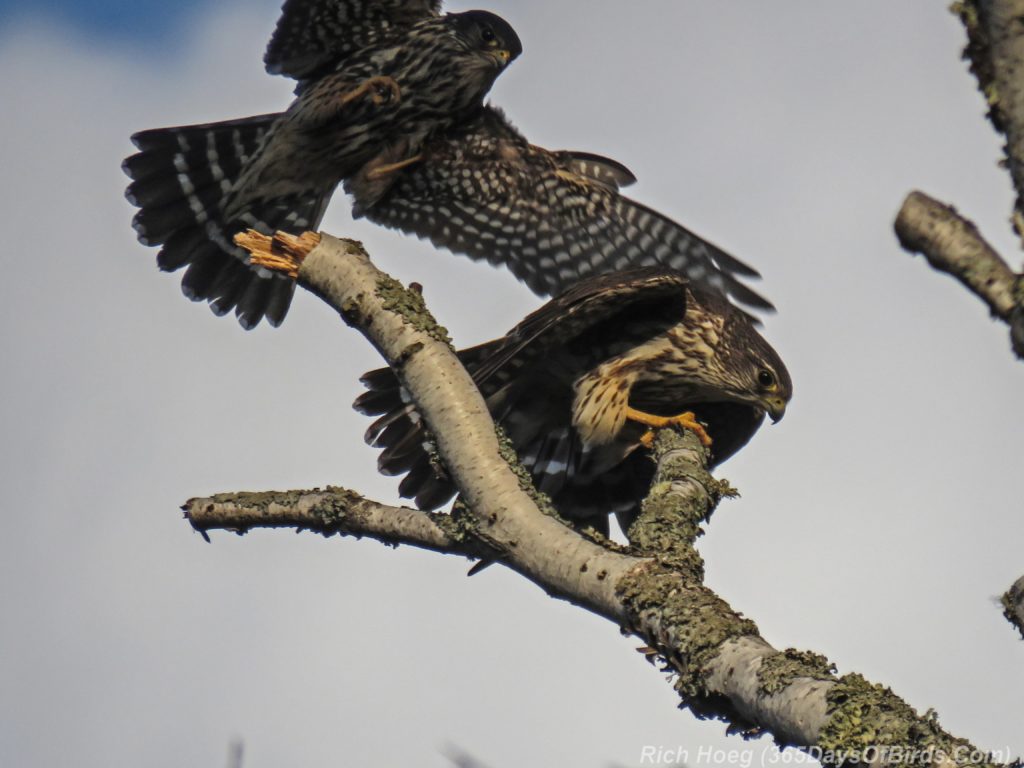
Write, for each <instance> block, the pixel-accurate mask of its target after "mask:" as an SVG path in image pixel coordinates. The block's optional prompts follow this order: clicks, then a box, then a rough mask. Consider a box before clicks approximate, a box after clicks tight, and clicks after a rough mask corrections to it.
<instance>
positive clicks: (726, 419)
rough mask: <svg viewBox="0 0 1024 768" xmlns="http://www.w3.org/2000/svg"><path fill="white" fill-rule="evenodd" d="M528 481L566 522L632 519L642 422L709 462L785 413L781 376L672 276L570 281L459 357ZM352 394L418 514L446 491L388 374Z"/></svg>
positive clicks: (722, 309) (382, 460)
mask: <svg viewBox="0 0 1024 768" xmlns="http://www.w3.org/2000/svg"><path fill="white" fill-rule="evenodd" d="M459 358H460V359H461V361H462V363H463V364H464V365H465V366H466V369H467V370H468V371H469V373H470V374H471V375H472V377H473V380H474V382H475V383H476V385H477V386H478V387H479V389H480V391H481V393H482V394H483V396H484V398H485V400H486V402H487V406H488V408H489V409H490V411H491V414H492V415H493V417H494V419H495V421H496V422H497V423H498V424H500V425H501V426H502V427H504V429H505V431H506V433H507V434H508V436H509V438H510V439H511V441H512V443H513V445H514V446H515V448H516V451H517V453H518V454H519V457H520V459H521V460H522V462H523V464H524V465H525V466H526V468H527V469H528V470H529V472H530V473H531V475H532V477H533V480H534V483H535V484H536V486H537V488H538V489H539V490H541V491H542V492H544V493H546V494H548V495H549V496H550V497H551V499H552V501H553V503H554V505H555V507H556V509H558V511H559V512H560V513H561V514H562V515H563V516H565V517H567V518H570V519H573V520H577V521H581V522H585V523H587V524H591V525H593V526H594V527H596V528H598V529H599V530H607V516H608V514H609V513H611V512H615V513H617V514H618V516H619V519H620V521H621V522H623V523H624V527H626V526H628V523H629V521H630V520H631V519H632V518H633V516H634V515H635V514H636V512H637V511H638V508H639V503H640V500H641V499H642V498H643V497H644V495H645V494H646V492H647V489H648V487H649V486H650V481H651V478H652V475H653V471H654V466H653V464H652V463H651V461H650V460H649V458H648V457H647V456H646V452H645V451H642V450H638V449H639V448H640V447H641V446H643V445H645V444H646V443H647V442H648V440H649V437H650V435H651V430H652V429H653V428H656V427H660V426H666V425H668V424H679V425H681V426H686V427H689V428H691V429H693V430H694V431H696V432H697V433H698V434H699V435H700V436H701V437H702V439H703V440H705V442H706V444H709V445H710V449H711V459H712V465H716V464H718V463H720V462H722V461H724V460H725V459H727V458H729V457H730V456H731V455H732V454H734V453H735V452H736V451H737V450H739V449H740V448H742V447H743V445H745V444H746V443H747V441H748V440H750V438H751V437H752V436H753V435H754V433H755V432H756V431H757V429H758V428H759V427H760V425H761V423H762V422H763V421H764V418H765V415H766V414H767V415H768V416H769V417H771V419H772V420H773V421H778V420H779V419H781V418H782V416H783V414H784V413H785V410H786V405H787V403H788V402H789V399H790V397H791V395H792V391H793V387H792V382H791V381H790V377H789V373H788V372H787V371H786V367H785V365H784V364H783V362H782V360H781V359H780V358H779V356H778V355H777V354H776V352H775V350H773V349H772V347H771V346H770V345H769V344H768V342H766V341H765V340H764V339H763V338H762V337H761V335H760V334H758V332H757V331H756V330H755V329H754V326H753V323H752V320H751V318H750V316H749V315H747V314H746V313H745V312H743V311H742V310H741V309H739V308H737V307H736V306H735V305H734V304H732V303H730V302H729V301H728V300H727V299H726V298H724V297H723V296H722V295H721V294H720V293H717V292H714V291H709V290H707V289H704V288H702V287H700V286H698V285H696V284H694V283H693V282H690V281H688V280H687V279H686V278H684V277H682V276H681V275H680V274H679V273H677V272H673V271H668V270H664V269H660V268H645V269H638V270H629V271H625V272H619V273H612V274H607V275H601V276H597V277H591V278H587V279H585V280H582V281H580V282H579V283H577V285H575V286H574V287H573V288H571V289H569V290H568V291H566V292H565V293H563V294H562V295H561V296H559V297H558V298H556V299H553V300H552V301H550V302H548V303H547V304H545V305H544V306H542V307H541V308H540V309H538V310H537V311H535V312H534V313H533V314H531V315H529V316H528V317H527V318H526V319H525V320H523V321H522V322H521V323H520V324H519V325H517V326H516V327H515V328H513V329H512V330H511V331H510V332H509V333H508V334H507V335H506V336H504V337H503V338H500V339H497V340H495V341H491V342H488V343H485V344H481V345H479V346H476V347H472V348H470V349H466V350H463V351H461V352H460V353H459ZM363 383H364V384H365V385H366V387H367V388H368V390H369V391H368V392H366V393H364V394H363V395H361V396H360V397H359V398H358V399H357V400H356V402H355V408H356V409H357V410H359V411H361V412H363V413H365V414H368V415H375V416H379V418H378V419H377V420H376V421H375V423H374V424H373V425H372V426H371V427H370V429H369V430H368V431H367V433H366V440H367V442H368V443H370V444H371V445H374V446H376V447H379V448H382V449H383V452H382V453H381V455H380V457H379V461H378V466H379V468H380V469H381V471H382V472H384V473H385V474H390V475H399V474H403V473H406V476H405V478H404V479H403V480H402V483H401V485H400V488H399V490H400V493H401V494H402V496H404V497H408V498H414V499H415V501H416V504H417V505H418V506H419V507H420V508H423V509H434V508H436V507H439V506H441V505H442V504H444V503H445V502H446V501H448V500H449V499H450V498H451V497H452V496H453V495H454V494H455V488H454V486H453V484H452V482H451V479H450V478H449V476H448V475H447V473H446V472H445V470H444V468H443V467H442V466H441V465H440V464H439V462H437V461H436V459H435V458H434V457H432V456H431V447H430V446H431V438H430V436H429V434H428V433H427V431H426V428H425V425H424V424H423V422H422V420H421V419H420V417H419V415H418V414H417V412H416V410H415V407H414V406H413V405H412V404H411V402H410V400H409V398H408V395H407V394H406V393H405V392H404V391H403V389H402V387H401V384H400V382H399V380H398V378H397V376H396V375H395V373H394V372H393V371H392V370H391V369H381V370H377V371H372V372H370V373H368V374H366V375H365V376H364V377H363Z"/></svg>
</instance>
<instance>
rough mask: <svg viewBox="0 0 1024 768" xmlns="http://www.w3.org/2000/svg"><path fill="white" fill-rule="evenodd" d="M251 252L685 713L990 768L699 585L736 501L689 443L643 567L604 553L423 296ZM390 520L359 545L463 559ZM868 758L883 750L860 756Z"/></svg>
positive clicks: (673, 453) (675, 447) (267, 243)
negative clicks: (293, 289)
mask: <svg viewBox="0 0 1024 768" xmlns="http://www.w3.org/2000/svg"><path fill="white" fill-rule="evenodd" d="M241 242H242V244H243V245H245V247H247V248H248V249H249V250H250V251H251V252H252V253H253V261H254V262H255V263H257V264H259V265H262V266H265V267H268V268H273V269H278V270H280V271H284V272H287V273H290V274H293V275H294V276H295V277H296V278H297V280H298V282H299V283H300V284H301V285H303V286H304V287H306V288H308V289H309V290H311V291H313V292H314V293H316V294H318V295H319V296H320V297H321V298H323V299H324V300H325V301H327V302H328V303H329V304H330V305H331V306H333V307H334V308H335V309H337V310H338V311H339V313H340V314H341V315H342V317H343V318H345V319H346V321H348V322H349V323H350V324H355V325H356V326H357V327H358V328H359V329H360V330H361V331H362V332H363V333H364V334H365V335H366V336H367V337H368V338H369V339H370V340H371V341H372V342H373V343H374V345H375V346H376V347H377V348H378V349H379V350H380V351H381V353H382V354H383V355H384V357H385V359H386V360H387V361H388V363H389V364H391V365H392V366H393V367H394V368H395V370H396V372H397V373H398V375H399V377H400V379H401V380H402V382H403V384H404V385H405V387H406V389H407V390H408V391H409V392H410V394H411V395H412V397H413V400H414V402H415V403H416V405H417V408H418V409H419V411H420V413H421V415H422V416H423V418H424V419H425V420H426V422H427V424H428V425H429V426H430V428H431V431H432V433H433V434H434V435H435V438H436V440H437V446H438V450H439V453H440V454H441V457H442V459H443V460H444V461H445V464H446V466H447V467H448V469H449V472H450V474H451V475H452V477H453V479H454V480H455V482H456V484H457V486H458V487H459V490H460V492H461V493H462V497H463V499H464V500H465V501H466V502H467V503H468V506H469V509H470V510H471V513H470V515H469V523H470V524H471V533H470V538H471V539H473V540H475V541H479V542H483V543H485V544H486V546H488V547H490V548H493V549H494V550H497V551H498V552H499V553H500V560H499V562H501V563H503V564H504V565H506V566H508V567H510V568H513V569H514V570H516V571H518V572H519V573H521V574H523V575H524V576H526V577H527V578H529V579H531V580H532V581H533V582H535V583H537V584H538V585H540V586H541V587H542V588H544V589H545V590H547V591H548V592H549V593H550V594H552V595H555V596H558V597H562V598H564V599H567V600H570V601H571V602H573V603H576V604H578V605H581V606H584V607H587V608H589V609H590V610H592V611H594V612H595V613H598V614H599V615H602V616H604V617H606V618H608V619H610V620H612V621H615V622H617V623H618V624H620V625H621V626H623V627H624V628H626V629H627V630H628V631H630V632H632V633H634V634H636V635H637V636H638V637H640V638H641V639H642V640H644V641H645V642H646V643H647V648H646V649H645V653H646V654H647V655H648V658H650V659H652V660H653V661H656V662H660V663H661V665H662V667H663V669H665V670H666V671H670V672H672V673H673V674H674V675H675V676H676V688H677V690H678V691H679V692H680V694H681V696H682V697H683V703H684V706H687V707H689V708H691V709H693V710H694V711H695V712H696V713H698V714H699V715H701V716H711V717H717V718H721V719H725V720H728V721H729V722H730V723H731V725H732V727H734V728H736V729H739V730H742V731H744V732H746V733H748V734H755V733H761V732H765V731H767V732H770V733H771V734H772V735H773V736H774V737H775V739H776V741H777V742H778V743H779V744H781V745H787V746H796V747H801V748H804V749H808V750H810V751H812V754H815V755H816V756H819V757H821V758H822V759H824V760H826V761H830V762H840V761H843V760H854V759H861V760H863V761H864V762H867V763H872V762H874V763H879V762H882V761H885V762H889V763H893V762H894V761H893V760H891V754H890V753H885V752H883V753H881V755H880V754H879V753H878V752H877V750H885V749H894V750H902V751H901V752H900V754H904V753H905V752H906V751H907V750H915V752H914V755H915V756H914V758H913V763H914V764H915V765H917V764H924V763H927V764H930V765H943V766H953V765H968V764H970V765H994V764H995V763H993V762H992V761H991V759H989V757H987V756H984V755H981V754H980V753H979V752H978V751H977V750H975V749H974V748H973V747H972V746H971V745H970V744H969V743H968V742H966V741H964V740H962V739H957V738H954V737H952V736H950V735H949V734H948V733H946V732H945V731H943V730H942V729H941V728H940V727H939V725H938V722H937V720H936V719H935V717H934V716H932V715H930V714H926V715H925V716H920V715H918V714H917V713H916V712H915V711H914V710H913V709H912V708H911V707H910V706H909V705H908V704H906V703H905V702H904V701H903V700H901V699H899V698H898V697H896V696H895V695H894V694H893V693H892V692H891V691H889V690H888V689H887V688H884V687H882V686H878V685H873V684H871V683H869V682H868V681H866V680H864V678H862V677H860V676H859V675H846V676H843V677H836V675H835V671H834V668H833V667H832V666H831V665H830V664H829V663H828V662H827V660H825V659H824V657H821V656H818V655H816V654H813V653H807V652H799V651H794V650H787V651H781V652H780V651H777V650H776V649H774V648H773V647H772V646H771V645H770V644H768V643H767V642H766V641H765V640H764V639H763V638H761V637H760V635H759V634H758V631H757V627H756V626H755V625H754V623H753V622H752V621H750V620H748V619H745V618H743V617H742V616H741V615H740V614H739V613H737V612H736V611H735V610H733V609H732V608H731V607H730V606H729V605H728V603H726V602H725V601H724V600H722V599H721V598H720V597H718V596H717V595H716V594H715V593H714V592H713V591H711V590H710V589H709V588H708V587H706V586H705V585H704V583H703V579H704V568H703V562H702V561H701V558H700V555H699V554H698V553H697V552H696V550H695V549H694V546H693V545H694V542H695V540H696V538H697V536H698V535H699V531H700V525H701V524H702V523H703V522H704V521H706V520H708V519H709V517H710V515H711V513H712V511H713V510H714V507H715V505H716V504H717V502H718V500H719V499H720V498H722V497H723V496H728V495H730V493H731V489H730V488H729V487H728V485H727V484H724V483H721V482H719V481H716V480H714V479H713V478H712V477H711V476H710V475H709V474H708V472H707V468H706V467H707V459H708V456H707V451H706V449H705V448H704V447H703V446H702V445H701V444H700V441H699V440H698V439H697V438H696V437H695V436H694V435H693V434H692V433H690V432H687V433H685V434H682V435H680V434H676V433H674V432H669V431H664V430H663V431H662V432H661V433H660V434H659V435H658V437H657V439H656V440H655V444H654V458H655V459H656V461H657V471H656V474H655V478H654V482H653V484H652V490H651V493H650V495H649V496H648V498H647V499H646V500H645V503H644V507H643V510H642V512H641V515H640V516H639V518H638V519H637V521H636V522H635V523H634V524H633V525H632V526H631V528H630V530H629V532H628V533H629V536H630V539H631V541H632V542H633V545H634V550H635V551H634V553H633V554H626V553H622V552H618V551H615V549H614V547H613V546H612V545H609V546H607V547H602V546H599V545H598V544H596V543H594V542H592V541H589V540H587V539H585V538H583V537H582V536H581V535H580V534H579V533H578V532H576V531H574V530H572V529H571V528H569V527H567V526H566V525H564V524H563V523H562V522H561V521H560V520H558V519H557V517H556V516H555V515H554V513H553V512H552V511H551V510H550V509H548V507H547V503H546V501H545V500H544V498H543V497H540V496H538V495H537V494H536V492H535V491H533V490H532V486H531V483H530V482H529V477H528V475H527V474H526V473H525V472H524V471H523V470H522V468H521V467H520V466H519V465H518V461H517V460H516V458H515V455H514V452H512V451H511V449H510V448H509V446H507V445H506V444H505V443H504V442H503V441H502V440H501V439H500V438H499V437H498V436H497V435H496V434H495V430H494V425H493V422H492V421H491V419H490V415H489V413H488V412H487V409H486V406H485V404H484V403H483V400H482V398H481V396H480V394H479V392H478V391H477V390H476V388H475V387H474V386H473V382H472V379H471V378H470V377H469V375H468V374H467V373H466V372H465V371H464V370H463V369H462V367H461V365H459V362H458V359H457V357H456V356H455V355H454V353H453V352H452V350H451V348H450V346H449V344H448V343H447V335H446V334H445V333H444V331H443V329H441V328H440V327H439V326H437V324H436V323H435V322H434V321H433V319H432V318H431V317H430V315H429V313H428V312H427V310H426V307H425V306H424V305H423V302H422V297H420V296H419V294H418V293H415V292H408V291H406V290H404V289H403V288H402V287H401V286H400V285H399V284H398V283H396V282H395V281H394V280H393V279H391V278H389V277H388V276H386V275H384V274H383V273H381V272H379V271H377V270H376V268H374V267H373V265H372V264H370V262H369V259H368V258H367V257H366V255H365V253H363V251H362V249H361V248H360V247H359V246H358V244H356V243H353V242H351V241H343V240H337V239H335V238H331V237H326V236H325V237H323V238H320V237H319V236H315V235H309V234H308V233H307V235H304V236H303V237H302V238H298V239H296V238H292V237H290V236H286V235H281V234H279V235H277V236H275V238H273V239H270V238H264V237H262V236H256V235H253V234H251V233H250V235H248V236H246V237H245V238H243V240H242V241H241ZM348 493H349V492H341V497H342V499H343V500H345V499H348V501H353V505H352V506H355V507H358V506H359V505H360V504H364V503H367V504H371V505H372V504H373V503H372V502H366V501H365V500H363V499H361V497H358V496H356V497H354V500H353V499H352V497H351V496H350V495H348ZM312 496H318V498H312ZM322 497H323V492H320V493H319V494H311V495H310V496H307V497H304V496H302V495H301V494H291V495H289V494H284V495H280V496H279V495H270V496H267V495H260V496H259V498H258V499H254V498H253V497H251V496H245V495H243V496H237V495H236V496H234V497H230V498H229V497H226V496H218V497H213V499H206V500H193V502H191V503H190V504H189V505H188V508H189V510H190V511H189V518H190V520H192V522H193V524H194V525H199V526H200V527H202V526H206V527H212V526H211V525H210V523H211V522H212V519H210V518H205V519H204V518H202V517H201V515H203V514H207V515H213V514H215V513H216V514H220V515H221V519H220V522H221V523H225V524H228V525H227V527H232V528H235V527H239V526H240V527H241V528H243V529H248V528H250V527H254V526H257V525H264V524H275V525H276V524H284V525H297V526H299V527H312V528H314V529H315V530H321V531H326V530H332V531H333V530H337V523H336V518H337V517H341V518H343V519H345V518H347V517H348V511H347V510H348V507H345V509H344V510H343V512H342V514H340V515H337V514H335V513H331V514H330V515H328V517H327V518H324V514H323V512H322V511H321V512H318V513H317V514H312V513H311V511H310V510H313V509H318V510H323V509H325V508H330V507H331V503H333V502H331V503H327V502H326V501H325V499H324V498H322ZM267 499H272V500H273V501H272V502H267ZM256 502H258V503H256ZM264 502H267V503H264ZM232 505H233V506H232ZM387 514H388V509H387V508H385V507H383V506H381V505H374V506H372V507H370V508H369V510H368V514H367V515H366V516H364V517H362V518H361V520H360V523H359V525H360V526H361V527H360V532H361V533H366V534H369V535H374V533H377V534H379V535H378V536H377V537H378V538H385V537H386V539H387V540H388V541H392V542H402V541H406V542H408V543H412V544H415V545H417V546H430V547H431V548H436V549H439V550H441V551H454V549H453V548H452V547H451V546H450V545H451V544H452V543H453V541H452V539H451V538H450V536H449V535H448V534H446V528H445V525H446V524H445V523H441V522H440V521H439V520H438V519H437V518H438V516H436V515H433V516H425V515H424V514H423V513H416V512H415V511H414V510H405V511H400V514H402V515H404V517H403V518H402V519H403V520H404V521H405V522H404V523H401V522H396V521H384V520H383V519H382V518H383V517H386V516H387ZM314 520H316V521H318V522H317V524H316V525H314V524H313V521H314ZM232 522H234V523H235V524H234V525H231V524H230V523H232ZM205 529H206V528H205V527H204V528H203V530H205ZM438 529H439V530H438ZM412 531H415V533H412ZM868 748H870V749H873V750H876V751H875V752H867V753H866V752H865V751H864V750H865V749H868ZM886 755H889V758H887V757H886ZM909 762H910V761H909V759H908V764H909Z"/></svg>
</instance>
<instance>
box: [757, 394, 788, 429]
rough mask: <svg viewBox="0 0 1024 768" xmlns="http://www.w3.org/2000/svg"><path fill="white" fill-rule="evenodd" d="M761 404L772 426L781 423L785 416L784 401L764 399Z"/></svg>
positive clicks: (780, 399) (773, 398)
mask: <svg viewBox="0 0 1024 768" xmlns="http://www.w3.org/2000/svg"><path fill="white" fill-rule="evenodd" d="M762 404H763V405H764V409H765V410H766V411H768V416H769V418H770V419H771V420H772V424H778V423H779V422H780V421H782V417H783V416H785V415H786V401H785V400H783V399H782V398H781V397H766V398H765V399H764V400H763V401H762Z"/></svg>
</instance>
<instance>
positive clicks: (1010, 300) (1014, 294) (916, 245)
mask: <svg viewBox="0 0 1024 768" xmlns="http://www.w3.org/2000/svg"><path fill="white" fill-rule="evenodd" d="M895 229H896V236H897V237H898V238H899V241H900V245H902V246H903V248H904V249H905V250H907V251H909V252H911V253H920V254H922V255H924V257H925V258H926V259H927V260H928V263H929V264H931V266H932V267H933V268H935V269H936V270H938V271H940V272H945V273H946V274H948V275H951V276H953V277H954V278H956V279H957V280H959V281H960V282H961V283H963V284H964V285H965V286H966V287H967V288H969V289H970V290H971V291H972V292H973V293H974V294H975V295H977V296H978V297H979V298H980V299H981V300H982V301H984V302H985V303H986V304H987V305H988V308H989V311H991V312H992V314H993V315H994V316H995V317H998V318H999V319H1000V320H1003V321H1004V322H1006V323H1007V324H1008V325H1009V326H1010V329H1011V341H1012V344H1013V349H1014V352H1015V353H1016V354H1017V356H1018V357H1022V358H1024V323H1022V320H1024V294H1022V292H1021V291H1022V285H1024V282H1022V280H1021V276H1020V275H1017V274H1015V273H1014V272H1013V270H1012V269H1010V267H1009V266H1008V265H1007V263H1006V261H1004V260H1003V258H1002V257H1001V256H1000V255H999V254H998V253H996V251H995V249H993V248H992V246H990V245H989V244H988V243H987V242H986V241H985V239H984V238H983V237H982V236H981V233H979V232H978V228H977V227H976V226H975V225H974V223H973V222H971V221H969V220H967V219H965V218H964V217H963V216H961V215H960V214H959V213H957V211H956V209H955V208H953V207H952V206H949V205H945V204H943V203H940V202H939V201H938V200H935V199H933V198H931V197H929V196H928V195H926V194H924V193H923V192H911V193H910V194H909V195H907V199H906V200H905V201H904V202H903V207H902V208H901V209H900V212H899V215H898V216H897V217H896V224H895Z"/></svg>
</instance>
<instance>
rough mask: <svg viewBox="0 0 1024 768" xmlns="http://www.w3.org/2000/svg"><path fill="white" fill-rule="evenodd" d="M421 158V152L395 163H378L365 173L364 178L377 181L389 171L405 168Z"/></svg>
mask: <svg viewBox="0 0 1024 768" xmlns="http://www.w3.org/2000/svg"><path fill="white" fill-rule="evenodd" d="M422 159H423V153H422V152H421V153H419V154H418V155H413V156H412V157H409V158H406V159H405V160H399V161H398V162H397V163H388V164H387V165H378V166H377V167H376V168H374V169H372V170H370V171H368V172H367V174H366V178H367V180H369V181H377V180H378V179H382V178H383V177H385V176H387V175H388V174H389V173H394V172H395V171H400V170H402V169H403V168H407V167H409V166H410V165H413V164H414V163H418V162H420V161H421V160H422Z"/></svg>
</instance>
